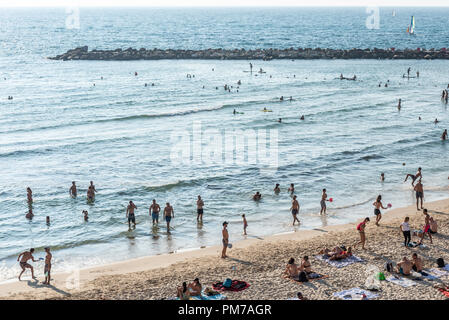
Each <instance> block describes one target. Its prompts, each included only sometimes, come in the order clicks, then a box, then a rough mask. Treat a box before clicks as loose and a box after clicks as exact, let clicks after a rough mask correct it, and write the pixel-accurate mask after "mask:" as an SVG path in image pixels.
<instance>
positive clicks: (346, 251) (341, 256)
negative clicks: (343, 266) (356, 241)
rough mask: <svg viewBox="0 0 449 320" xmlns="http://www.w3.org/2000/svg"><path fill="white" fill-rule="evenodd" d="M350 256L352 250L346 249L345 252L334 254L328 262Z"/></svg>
mask: <svg viewBox="0 0 449 320" xmlns="http://www.w3.org/2000/svg"><path fill="white" fill-rule="evenodd" d="M350 256H352V248H351V247H348V249H347V250H342V251H340V253H337V254H334V255H333V256H332V257H330V258H329V260H343V259H346V258H349V257H350Z"/></svg>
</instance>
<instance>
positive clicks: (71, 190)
mask: <svg viewBox="0 0 449 320" xmlns="http://www.w3.org/2000/svg"><path fill="white" fill-rule="evenodd" d="M69 194H70V196H71V197H72V198H76V194H77V190H76V185H75V181H72V186H71V187H70V189H69Z"/></svg>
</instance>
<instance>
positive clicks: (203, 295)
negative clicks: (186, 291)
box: [168, 293, 227, 300]
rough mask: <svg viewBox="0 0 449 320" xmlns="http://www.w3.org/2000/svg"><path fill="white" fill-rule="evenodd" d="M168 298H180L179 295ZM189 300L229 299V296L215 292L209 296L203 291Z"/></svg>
mask: <svg viewBox="0 0 449 320" xmlns="http://www.w3.org/2000/svg"><path fill="white" fill-rule="evenodd" d="M168 300H179V298H178V297H174V298H170V299H168ZM189 300H227V297H226V296H224V295H222V294H220V293H219V294H214V295H212V296H208V295H206V294H204V293H202V294H201V295H200V296H194V297H190V299H189Z"/></svg>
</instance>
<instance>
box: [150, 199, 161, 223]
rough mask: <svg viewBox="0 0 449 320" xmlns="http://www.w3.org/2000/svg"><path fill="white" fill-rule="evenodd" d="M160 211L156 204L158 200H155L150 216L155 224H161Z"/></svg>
mask: <svg viewBox="0 0 449 320" xmlns="http://www.w3.org/2000/svg"><path fill="white" fill-rule="evenodd" d="M159 211H161V207H160V206H159V205H158V204H157V203H156V199H153V203H152V204H151V206H150V216H151V218H152V219H153V224H155V223H156V224H158V223H159Z"/></svg>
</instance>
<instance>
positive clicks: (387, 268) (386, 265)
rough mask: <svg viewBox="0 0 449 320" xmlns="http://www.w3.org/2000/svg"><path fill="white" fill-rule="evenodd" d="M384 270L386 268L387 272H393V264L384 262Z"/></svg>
mask: <svg viewBox="0 0 449 320" xmlns="http://www.w3.org/2000/svg"><path fill="white" fill-rule="evenodd" d="M385 270H387V271H388V272H393V264H392V263H391V262H386V263H385Z"/></svg>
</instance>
